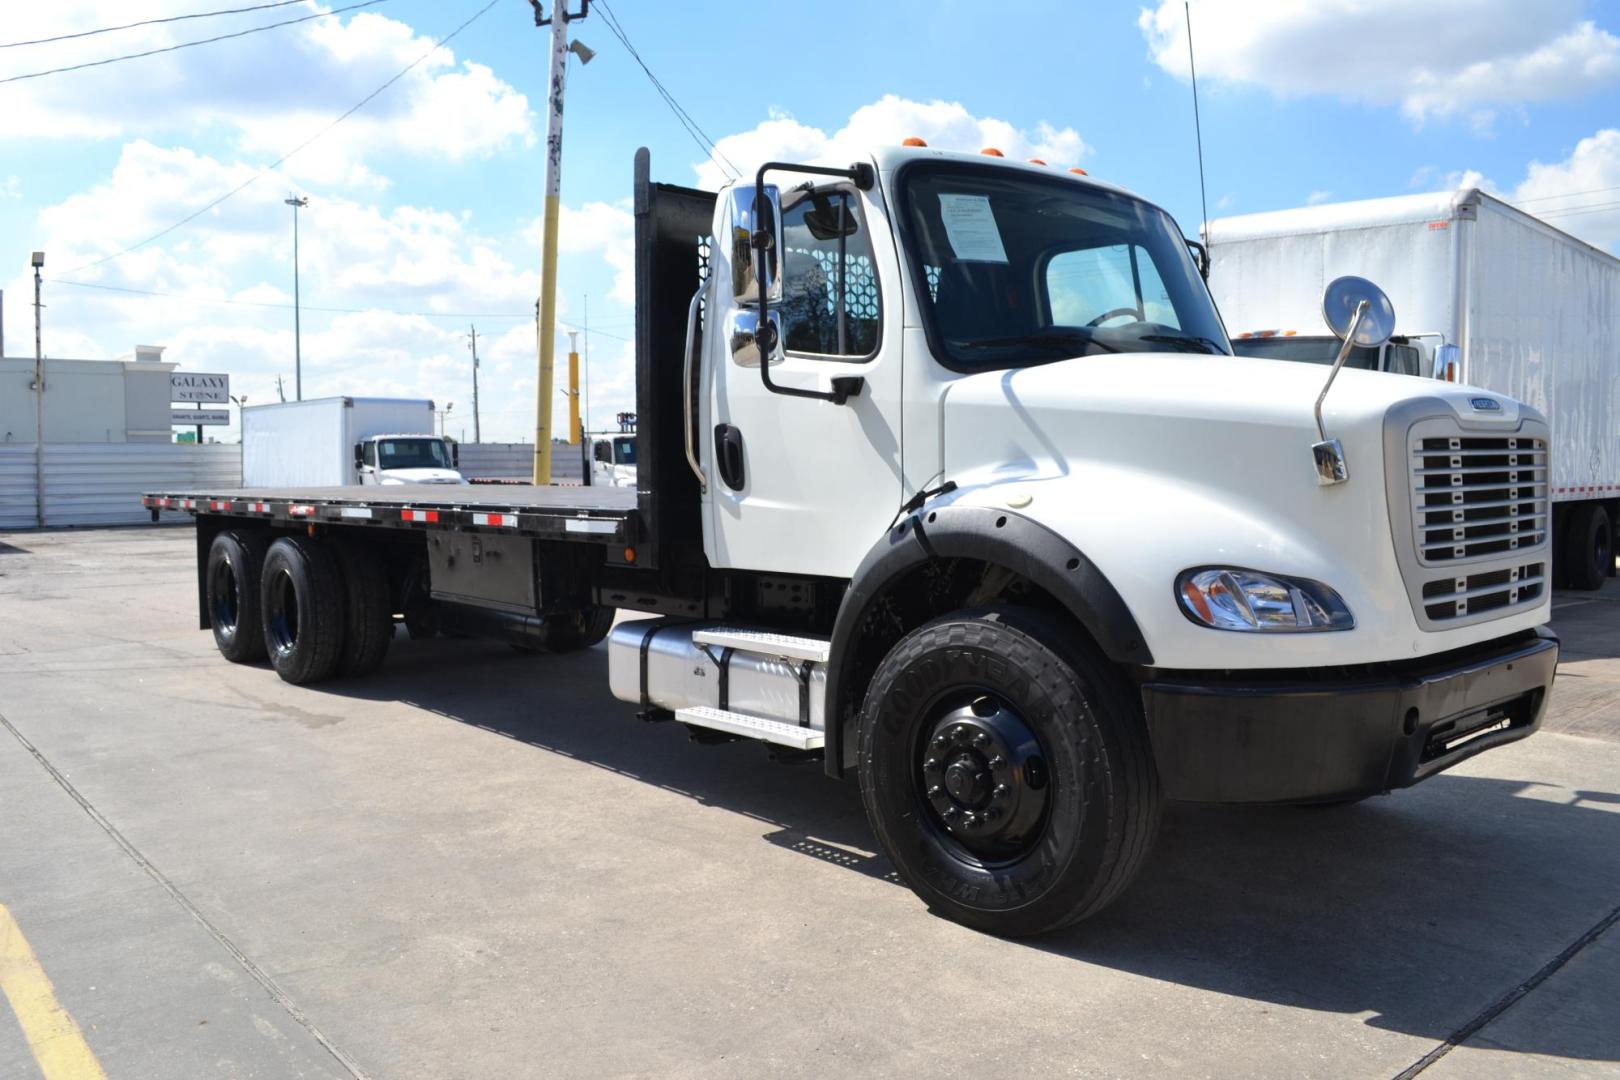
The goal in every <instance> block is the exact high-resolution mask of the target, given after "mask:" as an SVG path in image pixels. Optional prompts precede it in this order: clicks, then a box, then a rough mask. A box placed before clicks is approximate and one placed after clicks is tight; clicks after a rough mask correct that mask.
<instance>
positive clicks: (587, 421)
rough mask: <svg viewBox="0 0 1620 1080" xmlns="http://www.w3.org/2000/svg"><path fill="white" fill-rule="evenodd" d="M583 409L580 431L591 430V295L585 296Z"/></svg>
mask: <svg viewBox="0 0 1620 1080" xmlns="http://www.w3.org/2000/svg"><path fill="white" fill-rule="evenodd" d="M583 329H584V331H585V364H584V367H585V390H584V395H585V409H584V414H583V415H582V416H581V418H580V422H581V424H583V425H584V426H583V427H581V429H580V430H581V431H589V430H591V294H590V293H586V294H585V324H584V327H583Z"/></svg>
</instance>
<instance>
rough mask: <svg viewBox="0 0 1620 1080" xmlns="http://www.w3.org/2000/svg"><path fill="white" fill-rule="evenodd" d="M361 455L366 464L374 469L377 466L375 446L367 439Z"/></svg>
mask: <svg viewBox="0 0 1620 1080" xmlns="http://www.w3.org/2000/svg"><path fill="white" fill-rule="evenodd" d="M363 454H364V457H365V462H366V464H367V465H370V466H372V467H373V468H375V467H376V465H377V444H376V443H374V442H372V441H371V440H370V439H367V440H366V442H365V450H364V451H363Z"/></svg>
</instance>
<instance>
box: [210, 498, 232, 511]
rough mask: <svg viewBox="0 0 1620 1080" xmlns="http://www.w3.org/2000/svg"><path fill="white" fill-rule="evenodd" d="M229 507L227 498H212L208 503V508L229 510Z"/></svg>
mask: <svg viewBox="0 0 1620 1080" xmlns="http://www.w3.org/2000/svg"><path fill="white" fill-rule="evenodd" d="M230 508H231V504H230V500H228V499H213V500H211V501H210V502H209V503H208V509H210V510H229V509H230Z"/></svg>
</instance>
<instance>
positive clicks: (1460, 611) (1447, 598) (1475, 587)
mask: <svg viewBox="0 0 1620 1080" xmlns="http://www.w3.org/2000/svg"><path fill="white" fill-rule="evenodd" d="M1546 569H1547V564H1546V563H1544V562H1533V563H1524V564H1522V565H1519V566H1510V567H1508V568H1507V569H1504V570H1488V571H1486V572H1484V573H1477V574H1463V573H1459V574H1458V575H1457V576H1456V577H1449V578H1436V579H1435V580H1433V581H1429V582H1425V583H1424V586H1423V612H1424V614H1426V615H1428V617H1429V618H1431V619H1433V620H1435V621H1436V622H1442V621H1445V620H1448V619H1460V618H1463V617H1464V616H1468V615H1482V614H1484V613H1486V612H1489V611H1495V610H1497V609H1498V608H1511V607H1514V606H1516V605H1518V604H1528V603H1533V602H1534V601H1536V600H1539V599H1541V595H1542V593H1543V592H1545V591H1546V588H1547V574H1546ZM1504 614H1505V612H1504Z"/></svg>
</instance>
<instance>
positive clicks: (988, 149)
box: [979, 146, 1007, 157]
mask: <svg viewBox="0 0 1620 1080" xmlns="http://www.w3.org/2000/svg"><path fill="white" fill-rule="evenodd" d="M979 153H981V154H987V155H989V156H990V157H1006V156H1007V155H1006V154H1003V153H1002V152H1001V151H1000V150H997V149H996V148H995V147H993V146H987V147H985V148H984V149H983V150H980V151H979Z"/></svg>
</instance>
